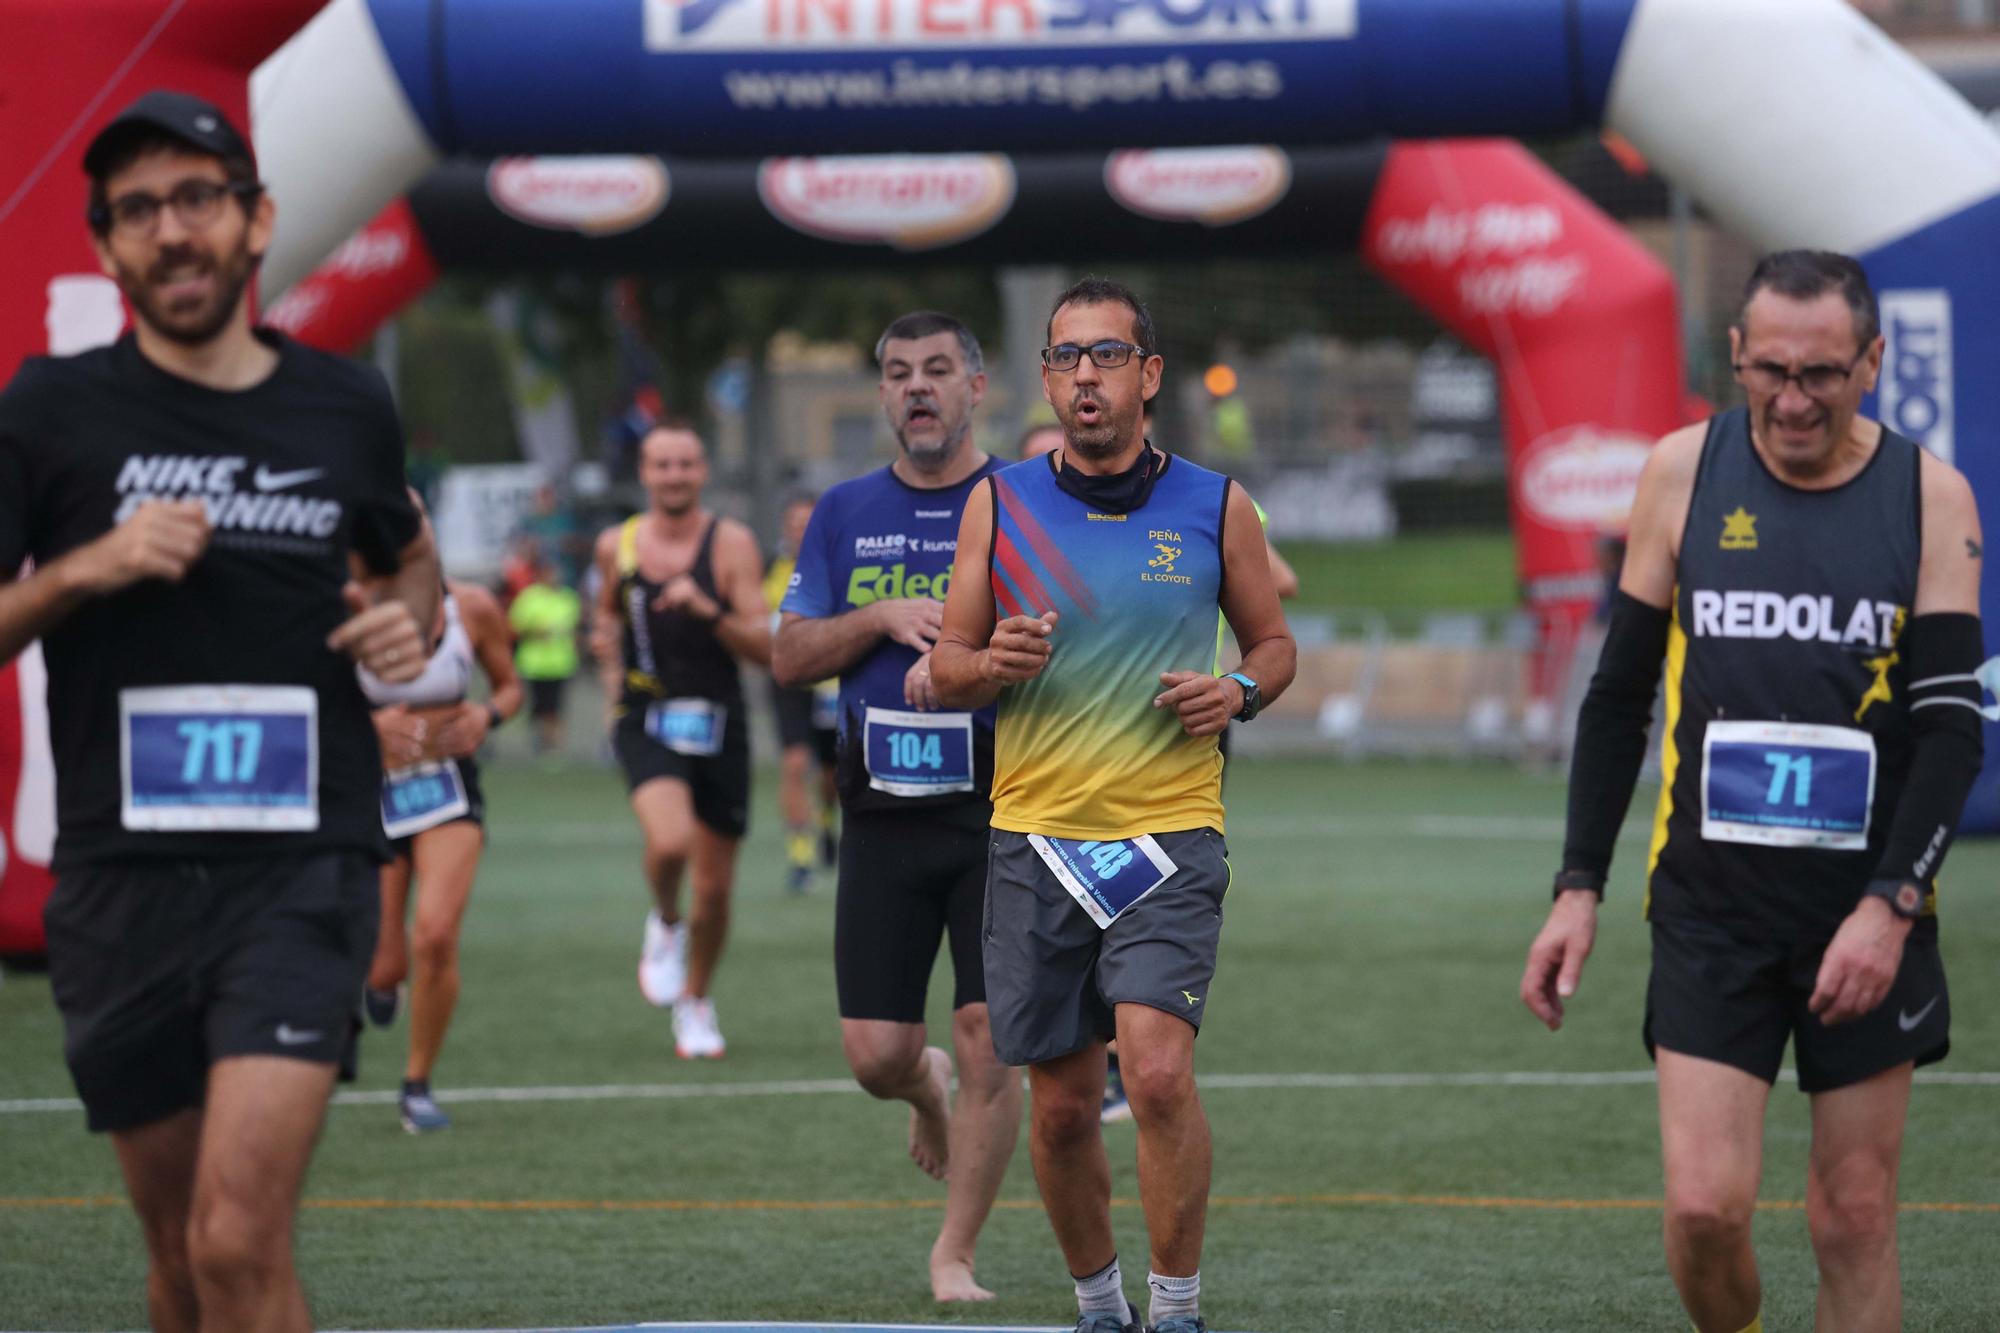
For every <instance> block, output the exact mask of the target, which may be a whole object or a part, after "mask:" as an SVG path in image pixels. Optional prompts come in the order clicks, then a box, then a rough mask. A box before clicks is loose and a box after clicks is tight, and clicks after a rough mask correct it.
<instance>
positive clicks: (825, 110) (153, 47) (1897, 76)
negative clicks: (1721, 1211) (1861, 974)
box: [0, 0, 2000, 828]
mask: <svg viewBox="0 0 2000 1333" xmlns="http://www.w3.org/2000/svg"><path fill="white" fill-rule="evenodd" d="M311 8H313V6H312V5H311V4H310V3H308V2H307V0H186V3H176V4H175V5H172V6H169V7H167V8H166V9H165V10H164V11H163V10H161V9H160V7H159V6H157V5H155V4H148V3H144V2H143V0H99V2H98V3H94V4H92V5H91V6H90V7H89V10H88V14H87V18H85V17H79V16H78V12H77V11H78V7H77V6H76V5H75V4H74V3H73V2H72V0H0V12H7V13H8V15H9V20H10V24H9V26H10V30H11V31H14V32H17V33H20V32H25V33H31V34H34V35H35V36H36V37H37V38H38V40H17V41H15V42H11V43H9V44H8V51H7V54H6V56H5V57H4V59H5V65H4V66H0V75H4V77H0V86H5V87H7V88H8V89H9V100H8V103H7V105H6V107H5V110H4V113H0V114H4V115H5V121H4V124H3V125H0V128H4V131H5V132H4V133H0V172H4V173H5V174H4V175H0V244H5V245H7V246H8V249H9V253H10V255H13V256H16V257H18V259H19V261H20V262H16V263H11V264H10V265H9V266H8V267H7V275H8V276H7V278H6V283H5V286H4V288H0V296H5V297H8V298H10V299H5V300H0V321H4V322H0V370H4V371H9V372H11V369H12V366H13V363H14V361H15V360H16V359H17V358H18V357H20V356H22V355H26V354H28V353H30V352H33V351H37V350H40V349H42V348H44V347H47V346H48V345H49V335H50V333H51V332H52V331H53V330H54V329H55V327H56V325H57V323H58V322H59V321H56V320H52V319H50V318H49V316H51V315H53V314H55V313H56V312H57V305H56V293H57V292H58V291H67V290H68V289H59V288H57V287H55V286H54V285H53V279H55V278H56V277H58V276H59V275H62V274H65V273H84V274H89V273H92V272H94V268H93V267H91V266H88V265H82V264H81V261H82V260H83V259H84V258H85V257H86V256H85V255H84V254H82V253H79V247H81V245H82V237H81V229H79V228H76V227H75V226H74V221H73V219H74V217H75V214H74V212H73V211H70V210H73V209H74V208H75V206H76V199H77V196H78V193H80V191H79V190H78V186H77V183H76V180H75V178H74V176H69V177H68V178H67V184H59V182H61V181H62V179H63V176H64V174H65V173H63V172H57V171H53V170H51V168H52V167H54V166H56V165H57V164H58V163H59V161H60V160H61V159H62V158H63V155H64V153H65V151H67V150H69V149H72V148H73V147H74V145H75V144H77V143H78V142H80V141H81V139H80V138H79V136H87V135H88V133H89V132H90V131H92V130H93V129H94V128H95V127H96V126H97V125H98V124H101V123H102V122H103V120H104V119H105V118H106V117H108V116H109V115H110V114H111V112H112V111H113V110H115V108H116V107H117V106H118V105H119V104H121V103H122V102H123V101H124V100H125V99H126V98H127V97H128V96H129V95H130V94H131V93H133V92H136V91H137V90H138V89H139V88H141V87H144V86H148V85H150V84H155V83H160V82H174V83H179V84H180V85H182V86H186V87H190V88H193V89H194V90H196V91H202V92H206V93H210V94H213V95H219V96H220V97H221V98H222V99H223V100H224V101H225V102H226V103H229V104H235V105H240V103H237V101H236V96H235V95H234V89H233V86H232V84H233V76H234V75H233V72H234V71H239V70H241V69H242V68H243V67H245V66H246V65H248V64H249V63H250V62H252V61H254V60H255V59H256V58H257V57H258V55H260V54H261V53H262V51H263V50H265V49H268V44H269V43H271V42H275V41H278V40H281V39H282V37H283V36H284V34H285V32H287V31H289V30H290V28H291V27H292V26H293V24H294V23H296V21H297V19H298V17H299V15H300V14H301V13H302V12H305V11H309V10H310V9H311ZM1773 53H1781V57H1780V58H1774V55H1773ZM253 100H254V105H255V108H256V115H255V117H254V120H255V124H254V125H253V130H254V131H255V132H256V134H257V139H258V146H259V151H260V155H261V157H262V159H263V165H264V169H265V174H266V176H267V178H268V179H269V180H270V181H271V183H272V185H273V192H274V194H275V195H276V196H277V197H279V198H280V199H282V200H284V201H285V204H284V209H285V214H286V218H287V222H286V225H285V226H283V227H281V228H280V232H279V237H280V242H281V244H282V245H283V246H284V247H285V248H284V249H282V250H280V251H278V252H276V253H274V254H273V255H272V256H271V262H270V265H269V268H268V271H267V275H266V277H267V281H268V282H270V283H271V284H272V287H273V289H282V288H283V287H285V286H287V285H289V284H290V283H291V282H294V281H296V280H298V279H299V278H300V277H302V276H303V275H304V274H305V273H306V272H307V271H308V270H309V269H310V268H311V267H312V266H313V264H315V263H316V262H318V260H319V259H321V258H322V257H324V256H325V255H326V254H327V253H329V252H330V251H331V250H332V249H333V248H334V246H336V245H337V244H339V243H340V242H341V241H342V240H344V239H345V238H346V237H347V236H348V235H350V234H351V233H352V232H353V231H354V230H355V229H356V228H357V227H359V226H360V225H361V224H363V223H364V222H365V221H366V220H367V219H368V218H370V217H372V216H373V215H374V214H375V213H376V212H377V211H379V210H380V209H381V208H382V207H383V206H384V205H386V204H387V203H389V202H390V201H391V200H392V199H394V198H395V197H396V196H398V195H400V194H401V193H403V192H404V191H405V190H407V189H408V188H409V187H410V186H411V185H413V184H414V183H415V182H416V180H417V178H418V177H419V176H420V175H421V174H422V172H423V171H425V170H427V169H428V168H429V167H430V166H431V165H433V164H434V163H435V162H436V160H437V159H438V157H439V156H440V155H441V154H442V153H444V152H471V153H478V154H494V153H503V152H523V151H529V152H580V151H599V152H602V151H624V152H669V153H678V154H688V155H700V154H736V155H748V154H752V153H754V152H756V151H758V150H759V149H761V148H765V147H767V146H770V145H782V146H783V149H784V151H786V152H814V153H823V152H866V151H884V150H888V149H897V150H905V151H907V150H920V149H928V150H953V149H963V148H969V147H976V148H979V149H982V150H987V151H1007V150H1016V149H1028V150H1032V149H1053V148H1064V147H1076V146H1081V145H1082V144H1083V143H1084V141H1085V139H1086V136H1087V137H1088V139H1090V140H1093V141H1095V142H1096V143H1097V144H1098V145H1100V146H1110V145H1131V146H1142V147H1143V146H1150V145H1159V144H1173V143H1182V144H1188V143H1231V142H1246V141H1247V142H1256V141H1267V140H1280V141H1283V142H1331V141H1340V140H1354V139H1371V138H1375V137H1378V136H1385V135H1388V136H1406V137H1407V136H1430V135H1451V134H1459V133H1477V134H1494V133H1499V134H1547V133H1558V132H1562V131H1565V130H1569V129H1574V128H1581V127H1587V126H1595V125H1598V124H1608V125H1610V126H1612V127H1614V128H1616V129H1618V130H1619V131H1621V132H1622V133H1623V134H1624V135H1625V136H1626V137H1627V138H1629V139H1630V140H1631V141H1632V142H1633V143H1634V144H1635V145H1637V146H1638V147H1639V149H1640V150H1641V151H1642V152H1644V153H1646V154H1647V156H1648V157H1649V158H1650V159H1651V160H1652V161H1653V162H1654V163H1655V164H1656V165H1658V166H1659V167H1660V168H1661V169H1662V170H1663V171H1664V172H1666V173H1667V174H1668V175H1670V176H1672V177H1673V178H1674V179H1676V180H1678V181H1679V182H1680V183H1681V184H1682V185H1683V186H1685V187H1686V188H1687V189H1689V190H1690V192H1692V193H1693V194H1694V195H1695V197H1696V198H1698V199H1699V200H1700V201H1701V202H1702V203H1703V204H1704V205H1705V206H1706V207H1707V208H1708V209H1709V211H1710V212H1711V213H1712V214H1714V215H1715V216H1717V217H1718V218H1720V219H1721V220H1722V221H1723V222H1724V223H1725V224H1727V225H1729V226H1731V227H1733V228H1734V229H1736V230H1737V231H1739V232H1741V233H1742V234H1744V235H1746V236H1747V237H1749V238H1750V239H1751V240H1752V241H1753V242H1754V243H1756V244H1758V245H1762V246H1778V245H1814V246H1823V247H1827V248H1832V249H1840V250H1846V251H1849V252H1851V253H1856V254H1859V255H1861V256H1862V257H1863V258H1864V260H1865V262H1867V264H1868V265H1869V268H1870V271H1871V273H1872V274H1873V275H1874V277H1875V279H1876V282H1877V286H1878V288H1879V289H1881V291H1882V293H1883V297H1884V306H1885V314H1886V316H1887V318H1886V326H1887V332H1888V335H1889V338H1890V346H1889V353H1888V362H1887V367H1888V369H1887V373H1886V375H1885V379H1884V384H1883V391H1882V394H1881V399H1880V402H1879V404H1878V405H1876V406H1877V409H1878V410H1879V411H1880V412H1881V414H1883V415H1884V416H1886V417H1887V418H1888V419H1890V420H1891V421H1893V422H1895V423H1896V424H1898V425H1899V426H1901V427H1903V428H1904V429H1906V430H1909V431H1910V432H1911V433H1913V434H1916V435H1918V436H1919V437H1920V438H1922V439H1923V440H1924V441H1925V442H1926V443H1927V444H1929V445H1930V446H1931V447H1933V448H1935V449H1937V450H1938V451H1939V452H1941V453H1944V454H1946V455H1949V456H1955V457H1956V460H1957V461H1958V463H1959V464H1960V466H1961V467H1963V468H1964V469H1965V471H1966V472H1967V474H1968V475H1969V476H1970V477H1971V479H1972V482H1973V485H1974V487H1975V489H1976V490H1977V491H1978V493H1979V494H1980V496H1981V503H1982V509H1983V510H1984V511H1985V519H1986V522H1987V524H1988V526H1989V528H1994V527H2000V512H1996V507H2000V475H1995V474H1996V472H2000V439H1996V435H2000V378H1996V377H1994V376H1991V375H1989V374H1981V373H1975V372H1976V371H1978V370H1981V369H1983V368H1986V367H1991V366H1992V365H1995V364H2000V265H1996V264H1994V263H1993V262H1992V256H1993V254H1995V253H2000V136H1996V135H1995V134H1994V132H1993V131H1992V129H1991V128H1990V127H1989V126H1988V125H1987V124H1986V123H1985V122H1984V121H1982V120H1981V119H1980V118H1979V117H1978V115H1977V114H1976V113H1974V112H1973V111H1972V109H1971V108H1970V107H1968V106H1967V105H1966V104H1965V103H1964V102H1963V101H1962V100H1960V99H1959V98H1958V97H1956V95H1955V94H1953V93H1951V92H1950V90H1949V89H1947V88H1946V87H1945V86H1944V85H1943V84H1942V83H1941V82H1939V81H1938V80H1937V79H1936V78H1935V77H1934V76H1932V75H1930V74H1929V73H1928V72H1927V71H1925V70H1924V69H1923V68H1922V66H1921V65H1919V64H1918V63H1917V62H1916V61H1915V60H1914V59H1913V58H1911V57H1910V56H1908V55H1907V54H1906V53H1904V52H1903V51H1901V50H1900V49H1899V48H1897V47H1895V46H1894V45H1893V44H1892V43H1891V42H1889V41H1888V40H1887V39H1886V38H1885V37H1883V36H1882V34H1881V33H1879V32H1878V31H1876V30H1875V29H1874V28H1873V27H1871V26H1870V25H1869V24H1868V23H1867V22H1866V21H1865V20H1863V19H1862V18H1861V17H1860V16H1859V15H1857V14H1856V13H1854V12H1853V11H1852V10H1851V9H1849V8H1848V7H1847V6H1846V5H1844V4H1843V3H1841V2H1840V0H565V2H564V3H561V4H550V3H547V0H334V3H333V4H331V5H330V6H328V7H327V9H326V10H325V11H324V12H323V13H322V14H321V15H320V17H319V18H318V19H316V20H315V21H314V22H313V23H312V24H311V25H309V26H308V28H307V29H306V30H305V31H304V32H303V33H301V34H300V36H299V37H298V38H297V39H295V40H294V41H293V42H292V43H290V44H289V45H288V46H287V48H286V50H285V51H284V52H282V53H281V54H280V56H279V57H278V58H277V59H275V60H273V61H270V62H267V64H266V66H265V67H264V69H263V71H262V73H261V74H260V77H259V79H258V81H257V85H256V88H255V90H254V99H253ZM49 201H58V202H49ZM1985 598H1986V601H1985V606H1984V611H1985V614H1986V617H1987V619H1988V621H1989V622H1994V621H1996V617H2000V585H1995V584H1989V586H1988V588H1987V590H1986V592H1985ZM4 711H6V710H5V709H0V712H4ZM1988 741H1989V743H1988V753H1989V755H1991V756H1994V758H1993V760H1992V761H1990V762H1989V768H1988V772H1987V773H1986V775H1984V777H1983V778H1982V781H1981V784H1980V787H1979V788H1978V789H1977V790H1975V792H1974V796H1973V803H1972V807H1971V812H1970V816H1969V819H1968V824H1969V826H1971V827H1984V828H1991V827H1993V826H1994V825H1995V824H1996V822H2000V793H1996V786H2000V744H1995V743H1994V738H1993V737H1992V736H1991V735H1989V738H1988ZM14 818H15V810H14V809H12V808H9V809H0V822H4V823H3V824H0V826H4V827H7V828H11V826H12V823H13V820H14Z"/></svg>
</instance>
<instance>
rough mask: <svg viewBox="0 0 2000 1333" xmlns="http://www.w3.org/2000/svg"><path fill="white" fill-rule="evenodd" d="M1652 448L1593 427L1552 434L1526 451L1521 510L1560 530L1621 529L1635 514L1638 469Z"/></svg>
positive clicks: (1582, 427) (1538, 520) (1628, 436)
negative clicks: (1606, 526)
mask: <svg viewBox="0 0 2000 1333" xmlns="http://www.w3.org/2000/svg"><path fill="white" fill-rule="evenodd" d="M1650 452H1652V450H1651V447H1650V445H1649V444H1648V443H1647V442H1646V441H1645V440H1642V439H1640V438H1639V437H1638V436H1636V435H1622V434H1617V433H1614V432H1610V431H1605V430H1601V429H1599V428H1598V427H1596V426H1592V425H1589V424H1584V425H1578V426H1567V427H1564V428H1563V429H1562V430H1558V431H1552V432H1550V433H1549V434H1547V435H1544V436H1543V437H1542V438H1541V439H1539V440H1537V441H1535V442H1534V443H1533V444H1531V445H1529V446H1528V450H1527V455H1526V459H1525V461H1524V462H1523V464H1522V467H1521V505H1522V507H1523V508H1525V509H1526V510H1527V511H1528V514H1529V516H1530V517H1532V518H1534V519H1535V520H1536V521H1537V522H1540V523H1546V524H1548V525H1549V526H1551V527H1558V528H1590V527H1597V526H1599V525H1602V524H1608V523H1617V522H1620V521H1622V520H1623V519H1624V518H1625V517H1626V515H1628V514H1629V513H1631V512H1632V497H1633V496H1634V495H1636V494H1637V493H1638V490H1639V469H1641V468H1643V467H1644V466H1645V465H1646V456H1647V454H1649V453H1650Z"/></svg>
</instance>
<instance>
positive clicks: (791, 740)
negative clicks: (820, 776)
mask: <svg viewBox="0 0 2000 1333" xmlns="http://www.w3.org/2000/svg"><path fill="white" fill-rule="evenodd" d="M771 711H772V712H773V713H774V714H776V715H777V719H778V745H779V746H780V747H781V748H783V749H786V750H789V749H791V748H792V747H793V746H794V745H810V746H811V747H812V751H813V754H814V755H815V756H816V757H817V758H818V759H819V766H820V767H821V768H824V769H829V770H830V769H832V768H833V766H834V765H835V764H836V763H838V762H839V759H840V731H839V729H838V728H837V727H816V726H814V725H813V692H812V691H811V690H809V689H806V690H788V689H784V688H783V687H781V686H778V685H773V686H772V687H771Z"/></svg>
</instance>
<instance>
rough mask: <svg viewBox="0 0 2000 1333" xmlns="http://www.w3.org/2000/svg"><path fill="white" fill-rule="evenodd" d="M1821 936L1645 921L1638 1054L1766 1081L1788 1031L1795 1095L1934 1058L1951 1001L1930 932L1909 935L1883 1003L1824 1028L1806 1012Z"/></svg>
mask: <svg viewBox="0 0 2000 1333" xmlns="http://www.w3.org/2000/svg"><path fill="white" fill-rule="evenodd" d="M1827 943H1828V941H1826V940H1824V939H1818V940H1812V941H1806V942H1799V943H1787V942H1774V941H1761V940H1755V939H1746V938H1743V937H1741V936H1738V935H1736V934H1734V933H1732V932H1730V931H1728V930H1726V929H1724V928H1722V927H1720V926H1717V925H1714V924H1712V923H1710V922H1706V921H1699V920H1693V919H1689V918H1684V917H1674V918H1670V919H1666V920H1655V921H1654V922H1653V972H1652V977H1651V979H1650V981H1649V982H1648V983H1647V986H1646V1026H1645V1034H1644V1035H1645V1041H1646V1051H1647V1053H1648V1054H1649V1055H1650V1054H1652V1053H1653V1051H1654V1050H1655V1049H1656V1048H1658V1047H1665V1048H1666V1049H1667V1050H1670V1051H1674V1052H1677V1053H1678V1054H1681V1055H1692V1056H1698V1057H1700V1058H1701V1059H1704V1060H1715V1061H1718V1062H1720V1063H1722V1064H1726V1065H1731V1066H1733V1067H1735V1068H1737V1069H1741V1070H1742V1071H1743V1072H1744V1073H1746V1074H1749V1075H1751V1076H1752V1077H1755V1078H1760V1079H1762V1080H1764V1081H1765V1082H1766V1083H1774V1082H1776V1081H1777V1077H1778V1068H1779V1064H1780V1062H1781V1061H1782V1059H1783V1058H1784V1053H1785V1042H1786V1040H1787V1039H1788V1038H1789V1039H1790V1040H1791V1041H1792V1058H1793V1061H1794V1062H1795V1063H1796V1064H1797V1066H1798V1071H1799V1089H1800V1090H1801V1091H1803V1092H1831V1091H1833V1090H1834V1089H1836V1088H1844V1087H1847V1086H1848V1085H1850V1084H1854V1083H1860V1082H1862V1081H1864V1080H1866V1079H1870V1078H1873V1077H1874V1076H1875V1075H1877V1074H1879V1073H1881V1072H1882V1071H1883V1070H1885V1069H1893V1068H1895V1067H1896V1066H1897V1065H1900V1064H1903V1063H1906V1062H1909V1061H1914V1062H1915V1063H1917V1064H1920V1065H1927V1064H1930V1063H1932V1062H1934V1061H1937V1060H1942V1059H1944V1057H1945V1054H1946V1052H1948V1051H1949V1050H1950V1049H1951V998H1950V996H1949V995H1948V994H1947V993H1946V990H1945V980H1944V964H1943V962H1942V960H1941V959H1940V958H1939V957H1938V947H1937V936H1936V933H1935V928H1934V927H1933V928H1931V929H1929V930H1926V929H1925V927H1924V926H1923V925H1921V924H1920V925H1919V926H1918V927H1917V928H1916V929H1915V930H1913V931H1912V932H1911V934H1910V937H1909V939H1908V940H1907V941H1905V943H1904V945H1903V965H1902V968H1901V969H1900V970H1899V971H1898V972H1897V973H1896V980H1895V982H1894V983H1893V984H1892V985H1891V986H1890V987H1889V994H1888V996H1887V998H1885V999H1884V1000H1883V1001H1882V1003H1881V1004H1879V1005H1877V1006H1876V1007H1875V1009H1874V1010H1873V1011H1872V1012H1870V1013H1867V1014H1863V1015H1862V1016H1861V1017H1860V1018H1857V1019H1853V1020H1851V1021H1849V1022H1846V1023H1839V1024H1836V1025H1834V1026H1833V1027H1828V1026H1827V1025H1826V1024H1824V1023H1822V1022H1820V1021H1819V1018H1818V1017H1817V1016H1816V1015H1814V1014H1813V1013H1812V1012H1811V1011H1810V1010H1808V1009H1807V1008H1806V1001H1807V1000H1809V999H1810V998H1811V997H1812V993H1813V985H1814V983H1815V982H1816V981H1817V980H1818V977H1819V965H1820V959H1821V956H1822V955H1823V954H1824V953H1825V952H1826V946H1827Z"/></svg>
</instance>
